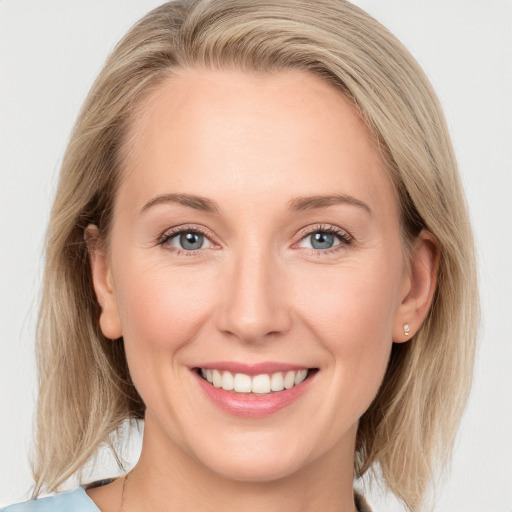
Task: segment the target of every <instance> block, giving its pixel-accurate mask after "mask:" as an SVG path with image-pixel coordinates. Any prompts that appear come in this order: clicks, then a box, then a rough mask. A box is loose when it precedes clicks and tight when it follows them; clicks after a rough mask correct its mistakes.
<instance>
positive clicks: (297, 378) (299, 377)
mask: <svg viewBox="0 0 512 512" xmlns="http://www.w3.org/2000/svg"><path fill="white" fill-rule="evenodd" d="M307 375H308V371H307V370H299V371H298V372H297V375H295V385H297V384H300V383H301V382H302V381H303V380H304V379H305V378H306V377H307Z"/></svg>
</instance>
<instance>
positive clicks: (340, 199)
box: [288, 194, 372, 215]
mask: <svg viewBox="0 0 512 512" xmlns="http://www.w3.org/2000/svg"><path fill="white" fill-rule="evenodd" d="M336 204H348V205H350V206H357V207H359V208H362V209H363V210H366V211H367V212H368V213H369V214H370V215H371V214H372V209H371V208H370V207H369V206H368V205H367V204H366V203H363V201H360V200H359V199H356V198H355V197H352V196H349V195H346V194H333V195H327V196H303V197H297V198H295V199H292V200H291V201H290V202H289V203H288V208H289V209H290V210H291V211H304V210H314V209H317V208H327V207H328V206H333V205H336Z"/></svg>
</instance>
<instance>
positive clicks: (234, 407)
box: [192, 362, 316, 418]
mask: <svg viewBox="0 0 512 512" xmlns="http://www.w3.org/2000/svg"><path fill="white" fill-rule="evenodd" d="M201 368H205V369H208V368H210V369H217V370H222V371H230V372H231V373H233V374H235V373H245V374H246V375H251V376H254V375H259V374H262V373H269V374H272V373H276V372H283V373H285V372H287V371H290V370H294V371H296V370H302V369H305V367H304V366H299V365H290V364H281V363H258V364H244V363H234V362H215V363H208V364H204V365H201ZM192 372H193V374H194V377H195V378H196V381H197V383H198V384H199V386H200V387H201V389H202V390H203V392H204V393H205V395H206V397H207V398H209V399H210V400H211V401H212V402H213V403H214V404H216V405H217V406H218V407H220V408H221V409H222V410H224V411H225V412H228V413H230V414H233V415H236V416H242V417H247V418H259V417H263V416H268V415H271V414H274V413H276V412H277V411H279V410H281V409H283V408H284V407H286V406H288V405H290V404H292V403H293V402H295V401H296V400H297V399H298V398H299V397H300V396H302V394H303V393H304V392H305V391H306V390H307V389H308V387H309V386H310V384H311V383H312V381H313V380H314V377H315V376H316V375H315V373H313V374H312V375H309V376H308V378H306V380H304V381H303V382H301V383H300V384H298V385H296V386H294V387H292V388H290V389H284V390H283V391H277V392H271V393H267V394H265V395H258V394H252V393H251V394H249V393H247V394H241V393H235V392H233V391H226V390H224V389H222V388H216V387H214V386H213V385H212V384H210V383H209V382H207V381H206V380H204V379H203V378H202V377H201V376H200V375H199V372H198V371H197V368H195V369H193V371H192Z"/></svg>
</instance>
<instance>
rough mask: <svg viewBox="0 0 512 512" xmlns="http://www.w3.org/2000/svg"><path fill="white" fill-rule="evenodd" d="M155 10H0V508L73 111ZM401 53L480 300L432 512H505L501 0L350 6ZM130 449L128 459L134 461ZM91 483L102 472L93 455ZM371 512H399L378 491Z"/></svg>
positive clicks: (511, 346) (509, 346)
mask: <svg viewBox="0 0 512 512" xmlns="http://www.w3.org/2000/svg"><path fill="white" fill-rule="evenodd" d="M159 3H160V2H158V1H156V0H87V1H85V0H83V1H79V0H0V248H1V250H0V505H7V504H9V503H12V502H16V501H20V500H23V499H26V498H27V497H28V495H29V490H30V486H31V483H32V482H31V477H30V470H29V463H28V457H29V453H30V443H31V428H32V420H33V412H34V404H35V397H36V370H35V362H34V325H35V319H36V313H37V307H38V294H39V286H40V279H41V268H42V241H43V236H44V231H45V226H46V222H47V217H48V212H49V207H50V204H51V200H52V196H53V192H54V189H55V184H56V179H57V175H58V169H59V165H60V162H61V158H62V154H63V152H64V148H65V146H66V142H67V139H68V136H69V133H70V130H71V127H72V124H73V122H74V119H75V117H76V114H77V112H78V109H79V107H80V105H81V103H82V101H83V99H84V97H85V95H86V93H87V91H88V89H89V87H90V85H91V84H92V81H93V79H94V78H95V76H96V75H97V73H98V72H99V70H100V68H101V66H102V64H103V62H104V60H105V58H106V56H107V54H108V53H109V52H110V50H111V49H112V48H113V46H114V44H115V43H116V42H117V41H118V40H119V39H120V38H121V37H122V35H123V34H124V33H125V32H126V30H127V29H128V28H129V27H130V26H131V25H132V24H133V23H134V22H135V21H136V20H137V19H138V18H139V17H141V16H142V15H143V14H144V13H145V12H147V11H148V10H150V9H151V8H153V7H154V6H156V5H158V4H159ZM355 3H356V4H358V5H360V6H361V7H363V8H364V9H366V10H367V11H368V12H370V13H371V14H373V15H374V16H375V17H376V18H377V19H379V20H380V21H381V22H382V23H383V24H384V25H386V26H387V27H388V28H389V29H391V31H392V32H394V33H395V35H397V36H398V38H399V39H401V40H402V42H404V43H405V45H406V46H407V47H408V48H409V49H410V51H411V52H412V53H413V55H414V56H415V57H416V58H417V59H418V61H419V62H420V64H421V65H422V66H423V67H424V69H425V70H426V72H427V74H428V75H429V77H430V79H431V81H432V82H433V84H434V87H435V89H436V90H437V92H438V94H439V96H440V98H441V102H442V104H443V106H444V108H445V111H446V116H447V119H448V124H449V127H450V130H451V133H452V136H453V141H454V145H455V149H456V153H457V156H458V160H459V164H460V170H461V174H462V180H463V182H464V186H465V189H466V193H467V197H468V201H469V205H470V212H471V217H472V220H473V224H474V229H475V233H476V240H477V250H478V257H479V274H480V286H481V300H482V324H481V329H480V344H479V351H478V359H477V365H476V370H475V381H474V387H473V391H472V395H471V399H470V402H469V405H468V408H467V411H466V414H465V416H464V419H463V422H462V425H461V429H460V434H459V437H458V440H457V444H456V447H455V452H454V460H453V465H452V467H451V470H450V471H449V472H448V473H447V475H445V476H444V477H443V478H442V482H441V484H442V485H441V486H440V487H439V488H438V491H437V494H436V500H437V501H436V505H435V511H436V512H440V511H449V512H482V511H488V510H492V511H493V512H512V439H511V436H512V335H511V326H510V325H511V324H510V319H511V316H512V271H511V266H512V229H511V224H512V213H511V207H512V157H511V146H512V1H510V0H480V1H477V0H428V1H427V0H423V1H415V0H357V1H356V2H355ZM136 441H137V439H135V442H134V446H135V448H132V449H131V455H128V459H129V460H130V461H131V463H134V462H135V461H136V457H137V448H136V446H137V442H136ZM96 474H98V475H101V476H105V475H109V474H110V475H115V474H116V468H115V464H114V463H113V462H112V461H109V460H108V459H105V461H104V463H103V465H102V466H101V467H100V469H99V472H98V473H96ZM369 499H370V502H371V503H372V504H373V505H374V507H375V510H376V511H380V512H394V511H398V510H401V508H400V507H399V506H398V504H397V503H396V502H395V501H394V500H393V499H391V498H390V497H386V496H382V495H380V494H379V492H378V490H374V491H372V492H371V493H369Z"/></svg>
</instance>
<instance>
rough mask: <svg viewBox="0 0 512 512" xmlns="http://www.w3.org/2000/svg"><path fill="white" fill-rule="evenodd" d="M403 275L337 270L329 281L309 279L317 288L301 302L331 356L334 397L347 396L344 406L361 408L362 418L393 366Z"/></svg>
mask: <svg viewBox="0 0 512 512" xmlns="http://www.w3.org/2000/svg"><path fill="white" fill-rule="evenodd" d="M399 270H400V269H399V268H398V267H397V266H396V265H395V266H394V265H392V264H391V265H374V266H373V267H372V266H371V265H362V264H359V263H357V264H353V265H347V266H345V267H343V268H340V269H332V272H331V273H330V275H329V276H328V278H327V279H326V278H325V276H324V277H323V278H322V279H320V275H319V276H318V278H317V279H315V276H314V275H313V276H312V275H310V276H309V278H308V282H309V283H311V282H314V283H315V286H314V287H312V286H311V285H310V286H309V287H308V289H309V290H310V292H309V293H308V294H307V298H306V299H303V301H302V306H301V310H302V317H303V319H304V322H305V323H306V324H307V325H308V327H309V329H310V330H311V331H312V332H314V334H315V337H316V338H317V339H318V340H319V341H320V342H321V343H322V345H323V348H324V349H326V350H327V351H328V352H329V356H330V359H331V363H333V364H331V365H330V366H329V368H332V371H333V376H332V377H333V378H332V380H331V382H332V384H333V389H332V392H333V393H336V392H337V391H338V390H344V396H343V403H345V404H347V405H348V404H349V403H351V404H352V405H354V406H356V407H358V408H360V410H359V413H360V414H362V413H363V412H364V410H365V409H366V408H367V407H368V406H369V404H370V403H371V401H372V400H373V398H374V396H375V394H376V393H377V391H378V388H379V386H380V384H381V382H382V378H383V377H384V373H385V370H386V367H387V363H388V360H389V355H390V350H391V346H392V326H393V319H394V314H395V311H396V308H397V303H398V297H399V287H398V283H399V276H400V271H399ZM304 285H306V283H304ZM303 295H305V294H303ZM347 390H349V391H348V392H347Z"/></svg>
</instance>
